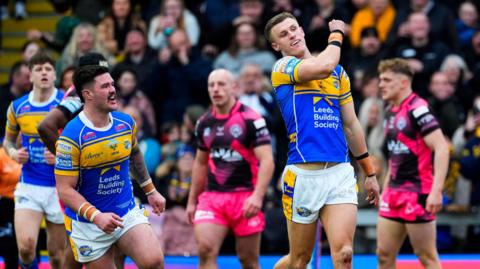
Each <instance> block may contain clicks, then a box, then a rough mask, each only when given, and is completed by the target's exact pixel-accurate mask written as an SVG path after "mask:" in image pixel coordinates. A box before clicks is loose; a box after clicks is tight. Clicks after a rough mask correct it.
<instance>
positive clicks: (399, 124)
mask: <svg viewBox="0 0 480 269" xmlns="http://www.w3.org/2000/svg"><path fill="white" fill-rule="evenodd" d="M405 126H407V121H406V120H405V118H403V117H401V118H399V119H398V121H397V129H398V130H403V128H405Z"/></svg>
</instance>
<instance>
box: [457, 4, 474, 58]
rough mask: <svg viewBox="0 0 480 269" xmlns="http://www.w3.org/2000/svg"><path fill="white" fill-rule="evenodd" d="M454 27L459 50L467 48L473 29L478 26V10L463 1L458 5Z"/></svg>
mask: <svg viewBox="0 0 480 269" xmlns="http://www.w3.org/2000/svg"><path fill="white" fill-rule="evenodd" d="M455 26H456V28H457V33H458V41H459V43H460V48H461V49H464V48H467V47H468V46H469V45H470V41H471V40H472V37H473V34H474V33H475V29H477V28H478V26H479V24H478V10H477V7H476V6H475V5H474V4H473V3H472V2H469V1H465V2H463V3H462V4H461V5H460V8H459V9H458V19H457V20H456V22H455Z"/></svg>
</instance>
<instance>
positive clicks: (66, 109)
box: [57, 96, 83, 120]
mask: <svg viewBox="0 0 480 269" xmlns="http://www.w3.org/2000/svg"><path fill="white" fill-rule="evenodd" d="M57 108H58V109H60V111H62V112H63V114H64V115H65V116H66V117H67V119H68V120H71V119H73V117H75V115H76V114H78V112H80V111H81V109H82V108H83V103H82V101H81V100H80V98H79V97H77V96H68V97H65V98H64V99H63V100H62V101H61V102H60V104H59V105H58V106H57Z"/></svg>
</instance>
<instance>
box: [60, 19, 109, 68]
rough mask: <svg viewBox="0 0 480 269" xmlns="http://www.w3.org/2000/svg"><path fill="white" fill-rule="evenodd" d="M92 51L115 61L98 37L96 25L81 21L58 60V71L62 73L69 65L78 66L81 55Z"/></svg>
mask: <svg viewBox="0 0 480 269" xmlns="http://www.w3.org/2000/svg"><path fill="white" fill-rule="evenodd" d="M90 52H97V53H100V54H102V55H103V56H104V57H105V58H106V59H107V60H108V62H109V64H112V63H113V62H114V59H113V57H112V56H111V55H110V54H109V53H108V52H107V51H106V50H105V48H104V47H103V46H102V45H101V43H100V42H99V40H98V39H97V35H96V30H95V26H93V25H91V24H89V23H81V24H79V25H78V26H77V27H76V28H75V30H73V34H72V37H71V38H70V41H69V42H68V44H67V46H66V47H65V49H64V50H63V52H62V55H61V56H60V60H59V61H58V62H57V66H56V69H57V73H58V74H59V75H60V74H61V73H62V72H63V70H65V69H66V68H67V67H69V66H77V65H78V60H79V59H80V57H82V56H83V55H85V54H87V53H90Z"/></svg>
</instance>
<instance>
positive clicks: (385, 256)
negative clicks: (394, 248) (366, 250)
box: [376, 247, 395, 265]
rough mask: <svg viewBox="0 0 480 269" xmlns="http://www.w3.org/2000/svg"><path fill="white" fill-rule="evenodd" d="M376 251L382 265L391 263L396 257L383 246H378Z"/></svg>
mask: <svg viewBox="0 0 480 269" xmlns="http://www.w3.org/2000/svg"><path fill="white" fill-rule="evenodd" d="M376 252H377V260H378V263H379V264H380V265H386V264H390V263H391V262H392V261H393V260H394V258H395V256H394V254H393V253H391V252H390V251H388V250H386V249H383V248H378V247H377V251H376Z"/></svg>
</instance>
